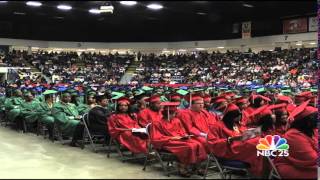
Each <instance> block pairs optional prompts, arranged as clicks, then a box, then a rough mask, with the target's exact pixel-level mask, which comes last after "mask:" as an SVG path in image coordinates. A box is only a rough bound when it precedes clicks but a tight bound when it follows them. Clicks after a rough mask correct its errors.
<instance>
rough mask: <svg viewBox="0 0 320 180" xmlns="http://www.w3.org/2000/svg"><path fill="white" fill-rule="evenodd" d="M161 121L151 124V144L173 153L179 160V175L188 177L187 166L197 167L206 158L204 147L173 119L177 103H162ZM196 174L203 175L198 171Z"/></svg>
mask: <svg viewBox="0 0 320 180" xmlns="http://www.w3.org/2000/svg"><path fill="white" fill-rule="evenodd" d="M162 105H163V106H164V110H163V111H162V114H163V119H162V120H161V121H156V122H153V124H152V131H151V143H152V144H153V146H154V147H155V148H156V149H159V150H166V151H169V152H171V153H173V154H174V155H175V156H176V157H177V159H178V160H179V173H180V175H181V176H183V177H190V176H191V174H190V172H188V169H187V168H188V166H190V165H194V167H198V166H197V165H198V164H199V163H201V162H202V161H204V160H205V159H206V158H207V152H206V150H205V147H204V146H203V145H202V143H201V142H199V141H198V140H197V139H196V138H194V137H192V136H190V135H189V134H188V133H187V132H186V130H185V129H184V127H183V125H182V123H181V122H180V120H179V119H178V118H176V117H175V114H176V111H177V106H178V105H179V102H164V103H162ZM198 173H200V174H201V173H203V172H201V170H198Z"/></svg>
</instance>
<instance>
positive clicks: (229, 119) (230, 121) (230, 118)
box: [222, 110, 242, 130]
mask: <svg viewBox="0 0 320 180" xmlns="http://www.w3.org/2000/svg"><path fill="white" fill-rule="evenodd" d="M239 116H242V114H241V112H240V111H238V110H234V111H230V112H227V113H226V114H225V115H224V116H223V118H222V121H223V123H224V125H225V126H226V127H227V128H228V129H231V130H232V129H233V125H234V119H235V118H237V117H239Z"/></svg>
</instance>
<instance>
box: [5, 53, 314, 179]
mask: <svg viewBox="0 0 320 180" xmlns="http://www.w3.org/2000/svg"><path fill="white" fill-rule="evenodd" d="M296 51H297V52H300V53H294V52H296ZM288 52H289V54H290V52H291V51H288ZM292 52H293V53H292V54H295V55H292V56H290V55H287V56H288V57H290V58H287V57H286V58H287V59H286V60H284V61H283V62H284V63H286V64H284V66H287V69H286V70H287V71H289V70H292V69H296V70H295V72H292V73H289V74H291V75H290V78H291V80H292V82H291V83H290V82H289V81H288V79H287V78H288V77H287V74H288V72H282V70H283V69H281V70H279V72H278V71H277V70H274V69H273V71H272V72H269V70H268V69H265V68H264V67H266V66H263V65H264V64H261V62H259V63H257V64H259V66H260V68H261V69H260V70H259V71H257V72H255V71H254V72H253V73H252V76H251V77H249V79H250V78H252V80H255V79H256V78H257V76H258V74H259V75H264V74H263V73H267V74H268V73H269V75H266V76H265V77H266V79H265V80H264V81H263V82H260V85H254V86H253V85H252V84H244V85H242V86H240V85H239V84H237V85H238V86H235V85H234V84H233V83H230V84H229V83H228V82H224V83H223V84H224V86H214V85H211V86H208V85H207V86H203V87H194V86H192V85H190V86H185V85H184V86H179V84H162V85H161V86H158V87H148V86H143V85H137V86H129V85H128V86H120V85H119V86H112V87H111V86H106V84H104V83H100V84H98V85H97V84H93V83H88V84H87V85H83V84H82V83H76V84H74V83H73V84H71V83H70V84H69V83H65V82H59V83H51V84H46V83H39V82H37V83H36V82H32V81H28V84H26V83H25V81H24V80H23V81H22V83H20V84H16V83H11V84H8V85H7V86H6V88H5V93H3V94H2V96H1V99H0V106H1V110H2V113H3V114H4V116H5V117H4V118H3V119H5V120H6V121H8V122H11V123H12V124H13V127H14V128H15V129H17V130H23V131H26V127H25V124H27V129H28V131H31V132H35V131H37V128H38V126H39V124H44V125H45V126H46V127H47V129H48V131H49V137H50V139H53V140H54V139H55V138H56V137H55V134H54V128H53V127H54V126H58V127H59V129H60V130H61V131H62V133H63V135H64V136H69V137H72V141H71V143H70V145H71V146H75V147H77V146H81V143H79V142H80V141H81V140H82V137H83V132H84V124H83V123H82V122H81V118H82V116H83V115H84V114H86V113H88V112H89V117H88V119H89V123H88V124H89V129H90V130H92V131H94V132H99V133H102V134H104V135H105V136H106V138H105V139H104V141H109V140H110V138H113V139H115V140H116V141H117V142H119V143H120V144H121V145H122V146H124V147H125V148H127V149H128V150H129V151H131V152H132V153H134V154H145V155H146V156H148V157H149V155H150V154H149V153H148V152H149V149H148V143H149V138H150V142H151V144H152V145H153V148H155V149H158V150H165V151H168V152H170V153H172V154H174V155H175V156H176V157H177V161H178V169H179V174H180V175H181V176H183V177H190V176H191V175H192V174H198V175H203V174H204V173H205V170H204V168H203V166H202V165H203V163H204V162H205V161H206V160H207V158H208V155H209V154H214V155H215V156H216V157H218V158H220V159H223V160H237V161H241V162H243V163H246V164H248V167H249V172H250V173H251V174H252V176H254V177H266V176H267V175H268V173H270V165H269V164H268V163H266V161H265V159H264V157H263V156H257V148H256V146H257V145H258V144H259V139H260V138H263V137H265V136H266V135H280V136H281V137H283V138H285V139H286V140H287V144H288V145H289V147H290V148H289V156H288V157H276V158H274V159H273V163H274V164H275V166H276V168H277V170H278V172H279V174H280V176H281V177H282V178H306V179H309V178H317V158H318V129H317V125H318V123H317V118H318V108H317V105H318V99H317V92H318V90H317V86H316V80H314V79H312V78H311V77H310V78H309V79H308V78H306V79H304V81H299V83H298V80H297V79H298V77H299V76H300V75H302V74H312V75H314V74H315V73H316V72H315V71H307V70H306V69H308V68H309V63H308V62H307V61H310V55H306V54H308V53H307V52H308V51H307V50H305V51H304V50H302V51H298V50H292ZM266 53H269V52H266ZM303 53H305V54H303ZM297 54H299V57H300V56H302V59H300V58H298V57H296V61H295V62H296V63H295V62H292V61H291V60H292V59H291V58H293V56H296V55H297ZM260 55H261V54H260ZM260 55H259V56H260ZM201 56H204V54H203V55H201ZM206 56H208V55H206ZM213 56H216V57H215V58H217V59H220V57H221V56H223V57H224V58H227V59H229V60H230V61H233V60H234V59H232V58H234V54H233V53H231V55H230V57H228V56H229V55H228V54H220V55H219V54H218V55H211V57H213ZM297 56H298V55H297ZM305 56H306V57H305ZM238 57H242V55H239V56H238ZM266 57H268V56H266ZM271 57H272V58H271V59H273V60H275V63H273V61H268V62H269V63H268V64H270V66H276V65H279V66H281V64H282V61H277V57H276V56H271ZM215 58H213V59H215ZM255 58H256V59H259V57H255ZM138 59H140V58H138ZM222 59H223V58H222ZM231 59H232V60H231ZM264 60H266V59H264ZM239 61H240V60H239ZM287 61H290V62H289V63H288V64H287ZM190 62H191V61H190ZM192 62H193V65H191V67H193V66H197V65H195V64H201V65H204V66H207V65H208V66H209V64H206V63H204V64H202V63H199V62H195V61H192ZM218 62H219V61H218ZM276 62H279V63H278V64H277V63H276ZM306 62H307V63H306ZM243 63H245V62H242V61H241V63H240V66H241V67H247V66H246V65H244V64H243ZM247 63H249V62H247ZM292 63H293V65H292ZM311 64H312V63H311ZM220 65H225V62H223V63H221V64H220ZM282 65H283V64H282ZM217 66H219V63H217ZM191 67H190V68H191ZM209 67H210V66H209ZM241 67H239V68H241ZM267 67H268V66H267ZM289 67H290V68H291V69H289ZM262 69H265V70H262ZM233 71H235V72H236V74H234V75H231V76H233V77H235V76H237V75H239V79H238V80H240V79H241V78H245V76H247V74H238V72H237V70H234V65H232V62H230V69H229V71H228V70H227V69H226V71H222V72H223V73H222V74H221V77H222V76H223V74H224V73H228V72H229V73H230V72H233ZM213 72H214V71H213ZM218 72H219V71H218ZM289 72H291V71H289ZM261 73H262V74H261ZM282 73H285V74H282ZM213 74H214V73H213ZM217 76H219V75H217ZM228 76H230V74H228V75H227V76H226V77H228ZM279 76H280V77H279ZM281 76H283V77H281ZM219 77H220V76H219ZM290 78H289V79H290ZM222 79H223V78H222ZM274 79H276V80H275V81H272V80H274ZM212 80H213V81H214V80H217V79H215V78H213V79H212ZM270 81H272V83H269V82H270ZM293 82H297V83H296V84H294V83H293ZM95 83H97V82H95ZM221 83H222V82H221ZM257 83H258V84H259V82H257ZM280 83H281V85H280ZM276 85H278V86H276ZM251 128H256V129H257V130H258V131H259V133H258V134H255V135H254V136H252V134H248V133H249V131H247V130H248V129H251ZM139 129H140V130H141V129H142V130H146V131H147V132H148V134H147V135H146V134H145V133H144V132H142V131H141V132H140V131H137V130H139Z"/></svg>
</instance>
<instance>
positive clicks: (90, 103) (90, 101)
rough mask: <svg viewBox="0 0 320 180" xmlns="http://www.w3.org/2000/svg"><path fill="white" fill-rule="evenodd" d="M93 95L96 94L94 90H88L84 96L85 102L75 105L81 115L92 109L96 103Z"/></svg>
mask: <svg viewBox="0 0 320 180" xmlns="http://www.w3.org/2000/svg"><path fill="white" fill-rule="evenodd" d="M95 96H96V93H95V92H89V93H88V94H87V96H86V100H85V104H79V105H78V106H77V108H78V111H79V114H80V115H83V114H85V113H87V112H89V111H90V109H92V108H93V107H95V106H96V105H97V103H96V99H95Z"/></svg>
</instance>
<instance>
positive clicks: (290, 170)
mask: <svg viewBox="0 0 320 180" xmlns="http://www.w3.org/2000/svg"><path fill="white" fill-rule="evenodd" d="M289 118H293V119H294V120H293V122H292V124H291V127H290V129H289V130H288V131H287V132H286V133H285V134H284V138H285V139H286V140H287V144H288V145H289V156H287V157H278V158H276V159H275V160H274V164H275V166H276V168H277V170H278V172H279V174H280V176H281V178H284V179H316V178H317V177H318V176H317V172H318V166H317V159H318V141H319V140H318V131H317V122H318V109H317V108H314V107H311V106H308V101H307V102H305V103H302V104H301V105H300V106H298V107H297V108H296V109H295V110H294V111H293V113H292V114H291V115H290V116H289Z"/></svg>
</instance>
